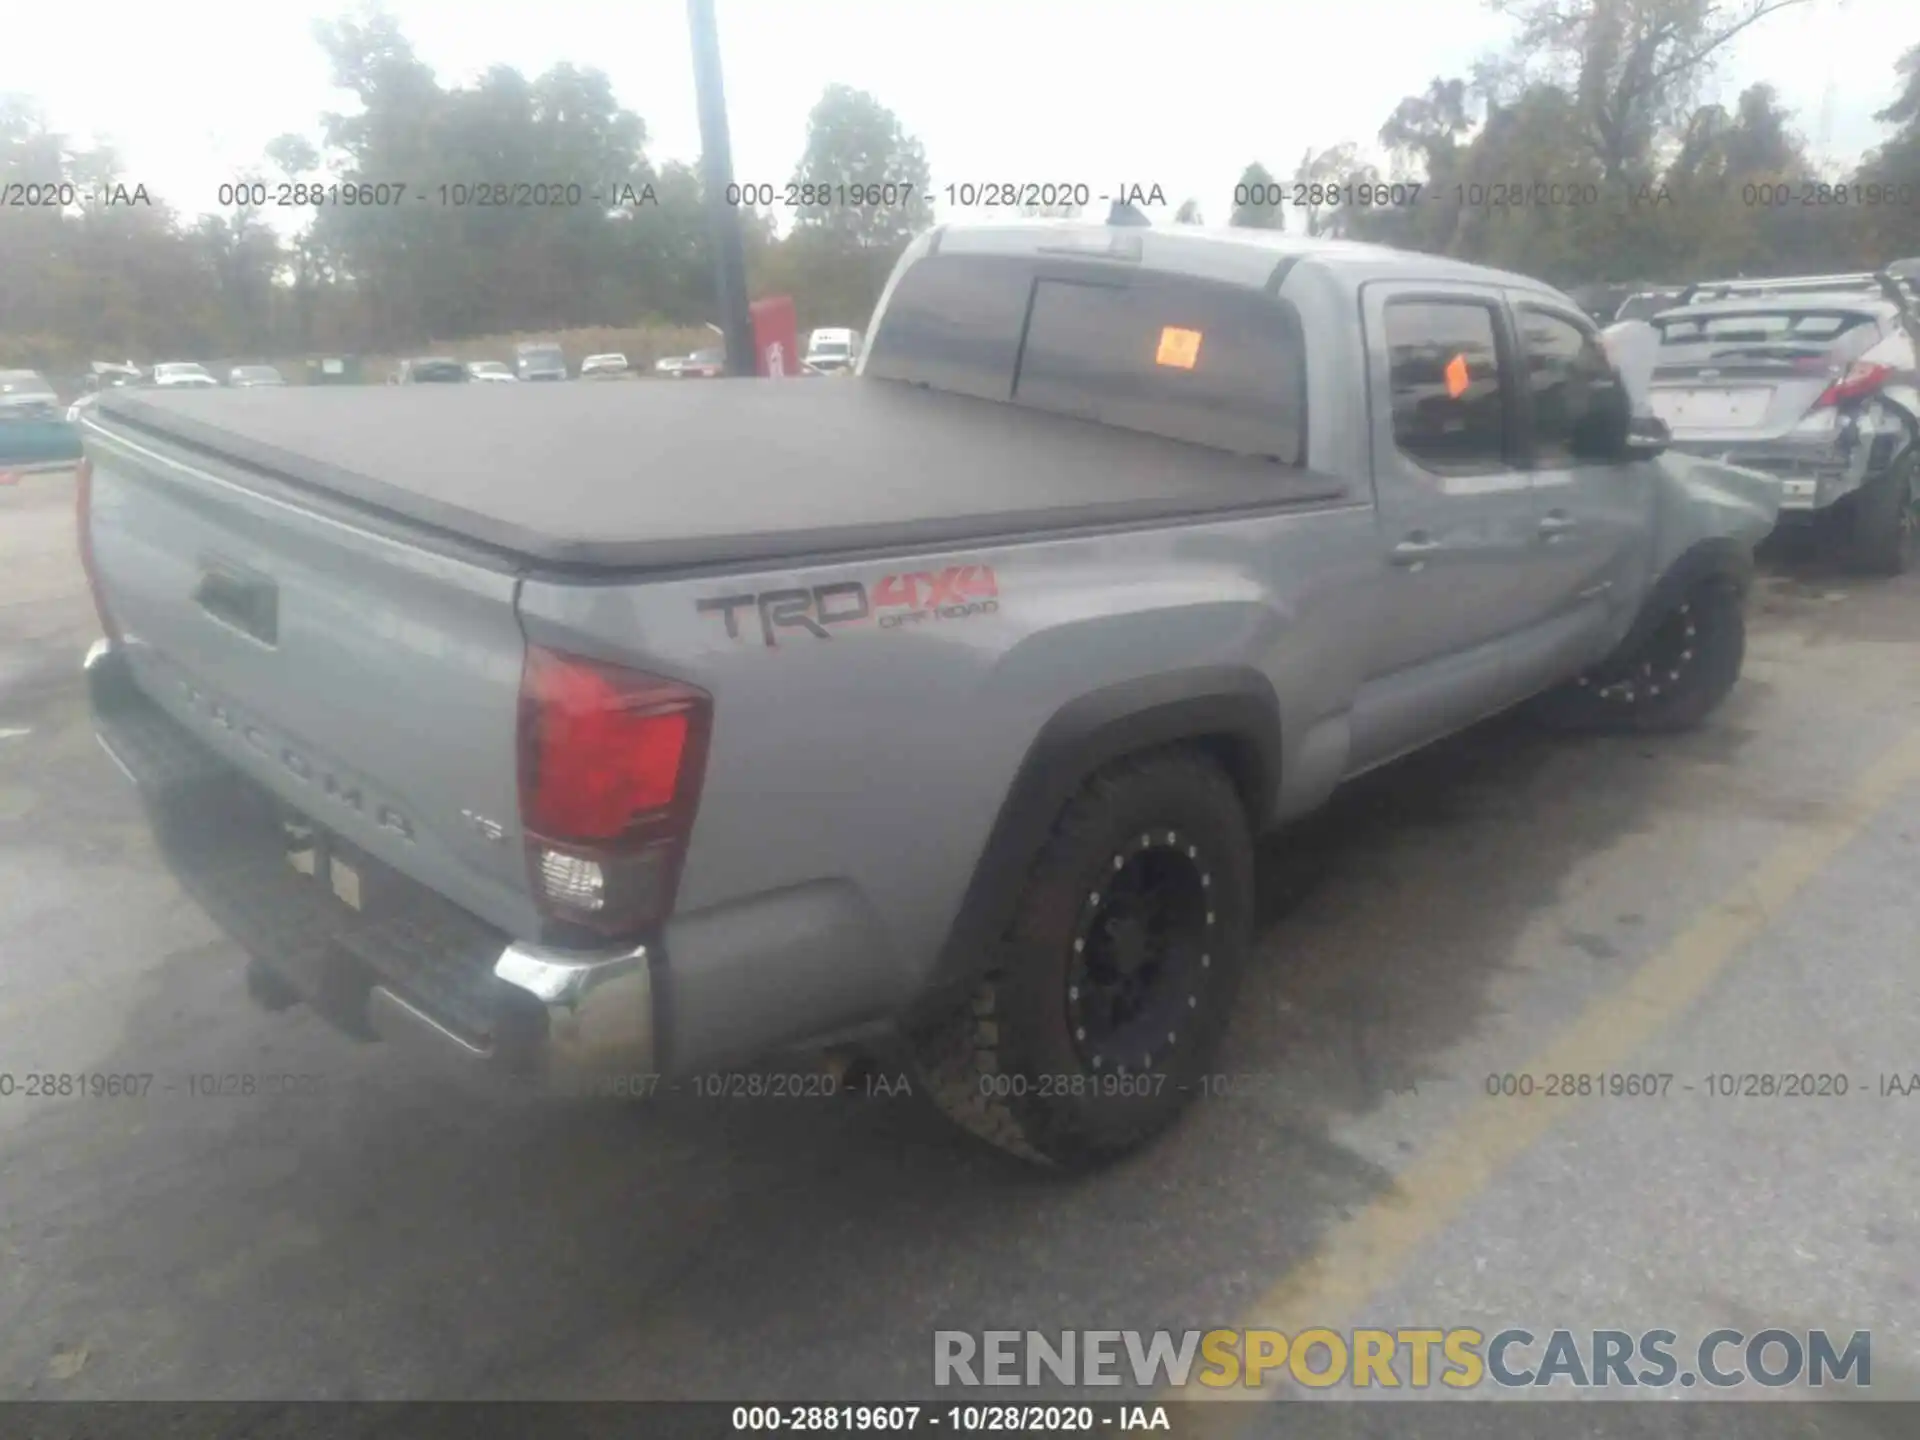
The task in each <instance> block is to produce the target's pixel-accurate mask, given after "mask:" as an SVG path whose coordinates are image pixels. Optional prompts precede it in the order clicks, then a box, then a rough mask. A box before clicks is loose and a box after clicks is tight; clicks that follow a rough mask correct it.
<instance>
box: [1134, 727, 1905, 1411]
mask: <svg viewBox="0 0 1920 1440" xmlns="http://www.w3.org/2000/svg"><path fill="white" fill-rule="evenodd" d="M1916 780H1920V730H1915V731H1912V732H1910V733H1909V734H1908V735H1907V736H1906V737H1905V738H1904V739H1903V740H1901V741H1900V742H1899V743H1897V744H1896V745H1894V746H1893V748H1892V749H1890V750H1888V751H1887V752H1886V753H1885V754H1883V755H1882V756H1881V757H1880V758H1879V759H1878V760H1876V761H1874V763H1873V764H1872V765H1870V766H1868V767H1867V769H1866V770H1865V771H1863V772H1862V773H1861V775H1860V776H1859V778H1858V779H1857V780H1856V781H1855V782H1854V784H1853V785H1851V786H1850V787H1849V788H1848V789H1847V791H1846V792H1845V794H1844V795H1842V796H1841V797H1840V798H1839V799H1838V800H1837V801H1836V802H1835V804H1834V805H1833V807H1832V808H1831V809H1830V810H1828V811H1827V812H1826V813H1824V814H1823V815H1822V816H1821V818H1819V819H1817V820H1815V821H1813V822H1812V823H1810V824H1807V825H1806V826H1804V827H1803V828H1801V829H1799V830H1797V831H1796V832H1795V833H1794V834H1793V835H1792V836H1790V837H1789V838H1787V839H1786V840H1783V841H1782V842H1781V843H1780V844H1779V846H1777V847H1776V848H1775V849H1774V850H1773V851H1772V853H1771V854H1769V855H1768V856H1766V858H1765V859H1763V860H1762V861H1761V862H1760V863H1759V865H1758V866H1756V867H1755V868H1754V869H1752V870H1750V871H1749V872H1747V874H1746V875H1745V876H1744V877H1743V878H1742V879H1741V880H1740V881H1739V882H1738V883H1736V884H1735V885H1733V886H1732V887H1731V888H1730V889H1729V890H1728V891H1727V892H1726V894H1725V895H1724V896H1723V897H1722V898H1721V899H1720V900H1719V901H1718V902H1717V903H1716V904H1714V905H1712V906H1710V907H1709V908H1708V909H1706V910H1705V911H1703V912H1701V913H1700V914H1699V915H1698V916H1697V917H1696V918H1695V919H1694V920H1693V922H1692V923H1691V924H1689V925H1688V926H1687V927H1686V928H1685V929H1684V930H1682V931H1681V932H1680V933H1679V934H1678V935H1676V936H1675V937H1674V938H1673V940H1672V941H1671V942H1670V943H1669V944H1668V945H1667V946H1666V947H1665V948H1664V949H1663V950H1661V951H1660V952H1659V953H1657V954H1655V955H1653V956H1652V957H1651V958H1649V959H1648V960H1647V961H1646V962H1645V963H1644V964H1642V965H1641V966H1640V968H1639V969H1638V970H1636V971H1635V972H1634V973H1633V975H1632V976H1631V977H1630V978H1629V979H1628V980H1627V981H1626V982H1625V983H1624V984H1623V985H1622V986H1620V988H1618V989H1617V990H1613V991H1611V992H1608V993H1607V994H1604V995H1601V996H1599V997H1597V998H1596V999H1595V1000H1594V1001H1593V1002H1592V1003H1590V1004H1589V1005H1588V1006H1587V1007H1586V1008H1585V1009H1584V1010H1582V1011H1581V1012H1580V1014H1579V1016H1578V1017H1577V1018H1576V1019H1575V1020H1574V1021H1573V1022H1572V1023H1571V1024H1570V1025H1569V1026H1568V1027H1567V1028H1566V1029H1565V1030H1563V1031H1562V1032H1561V1033H1560V1034H1559V1036H1558V1037H1557V1038H1555V1040H1554V1041H1553V1043H1552V1044H1550V1045H1549V1046H1548V1047H1547V1048H1546V1049H1545V1050H1542V1051H1540V1052H1539V1053H1538V1054H1536V1055H1535V1056H1534V1057H1533V1058H1532V1059H1530V1060H1528V1061H1527V1062H1526V1063H1525V1064H1523V1065H1516V1066H1514V1067H1513V1068H1514V1069H1515V1070H1516V1071H1526V1072H1529V1073H1532V1074H1562V1073H1572V1074H1579V1073H1581V1072H1586V1073H1588V1074H1591V1073H1593V1072H1595V1071H1606V1070H1614V1069H1618V1068H1620V1067H1621V1066H1622V1065H1623V1064H1624V1063H1625V1062H1626V1061H1627V1060H1628V1059H1629V1057H1631V1056H1632V1055H1633V1053H1634V1052H1635V1051H1637V1050H1639V1049H1640V1048H1641V1047H1642V1046H1643V1045H1645V1044H1646V1042H1647V1041H1649V1040H1651V1039H1652V1038H1653V1037H1654V1036H1655V1035H1656V1034H1658V1033H1659V1032H1660V1031H1661V1030H1662V1029H1663V1028H1664V1027H1665V1026H1666V1025H1667V1024H1668V1023H1669V1022H1670V1021H1672V1020H1674V1019H1675V1018H1676V1017H1678V1016H1679V1015H1680V1014H1681V1013H1682V1012H1683V1011H1685V1010H1686V1009H1687V1007H1688V1006H1690V1005H1691V1004H1693V1002H1694V1001H1695V1000H1697V999H1698V998H1699V997H1700V996H1701V995H1702V994H1703V993H1704V992H1705V991H1706V989H1707V987H1708V985H1710V984H1711V983H1712V982H1713V980H1714V978H1715V977H1716V976H1717V975H1718V974H1719V973H1720V972H1721V970H1723V969H1724V968H1725V967H1726V964H1727V962H1728V961H1729V960H1731V959H1732V958H1733V957H1734V955H1736V954H1738V953H1739V951H1740V950H1741V949H1742V948H1743V947H1744V946H1746V945H1747V944H1748V943H1750V942H1751V941H1753V940H1754V939H1756V938H1757V937H1758V936H1760V935H1761V934H1762V933H1763V932H1764V931H1765V930H1766V928H1767V926H1768V925H1769V924H1771V923H1772V922H1773V921H1774V920H1775V919H1776V918H1777V917H1778V916H1779V915H1780V914H1781V912H1782V911H1784V910H1785V909H1786V907H1787V905H1788V903H1789V902H1790V901H1791V900H1792V899H1793V898H1794V896H1795V895H1796V894H1797V893H1798V892H1799V891H1800V890H1801V889H1802V888H1803V887H1804V886H1805V885H1806V884H1807V882H1808V881H1810V880H1812V879H1813V878H1814V877H1815V876H1816V875H1818V874H1819V873H1820V872H1821V871H1822V870H1823V869H1824V868H1825V867H1826V865H1827V864H1828V862H1830V861H1831V860H1832V859H1833V858H1834V857H1835V856H1836V855H1838V854H1839V853H1840V851H1841V849H1842V848H1843V847H1844V846H1845V845H1846V844H1847V843H1848V842H1849V841H1850V840H1852V839H1853V838H1854V837H1855V836H1856V835H1858V834H1859V833H1860V832H1861V831H1862V830H1864V829H1865V828H1866V827H1867V825H1868V824H1869V823H1870V822H1871V821H1872V820H1873V818H1874V816H1875V814H1877V813H1878V812H1879V810H1880V809H1881V808H1882V807H1883V806H1885V805H1886V804H1887V802H1888V801H1890V800H1892V799H1893V797H1894V796H1895V795H1897V794H1898V793H1899V792H1900V791H1901V789H1902V788H1903V787H1905V786H1906V785H1908V784H1910V783H1912V782H1914V781H1916ZM1579 1103H1580V1101H1578V1100H1577V1099H1576V1100H1571V1101H1568V1100H1561V1099H1557V1098H1556V1099H1551V1100H1548V1099H1543V1098H1541V1097H1539V1096H1537V1095H1536V1096H1535V1097H1534V1098H1533V1099H1532V1100H1530V1101H1529V1102H1528V1103H1527V1104H1525V1105H1516V1104H1514V1103H1513V1102H1512V1101H1510V1100H1501V1099H1494V1098H1490V1097H1485V1096H1482V1097H1479V1098H1477V1099H1476V1100H1475V1102H1474V1103H1473V1104H1472V1106H1471V1107H1470V1108H1469V1110H1468V1111H1467V1113H1466V1114H1465V1115H1464V1116H1463V1117H1462V1118H1461V1119H1460V1120H1459V1121H1458V1122H1457V1123H1455V1124H1454V1125H1453V1126H1452V1127H1451V1128H1449V1129H1448V1130H1446V1131H1445V1132H1443V1133H1442V1134H1440V1135H1438V1136H1436V1137H1435V1138H1434V1139H1433V1140H1432V1141H1430V1142H1429V1143H1428V1144H1427V1145H1426V1146H1425V1147H1424V1148H1423V1150H1422V1151H1421V1154H1420V1155H1419V1157H1418V1158H1416V1159H1415V1160H1414V1162H1413V1163H1412V1164H1410V1165H1409V1166H1408V1167H1407V1168H1406V1169H1405V1170H1403V1171H1402V1172H1401V1173H1400V1174H1399V1175H1398V1176H1397V1177H1396V1178H1395V1181H1394V1184H1393V1186H1392V1187H1391V1188H1390V1189H1389V1190H1387V1191H1386V1192H1385V1193H1383V1194H1382V1195H1380V1196H1379V1197H1378V1198H1376V1199H1375V1200H1373V1201H1372V1202H1370V1203H1369V1204H1368V1205H1367V1206H1366V1208H1365V1209H1363V1210H1361V1211H1359V1212H1358V1213H1357V1214H1355V1215H1354V1216H1352V1217H1351V1218H1350V1219H1348V1220H1345V1221H1343V1222H1341V1223H1340V1224H1339V1225H1337V1226H1336V1227H1334V1229H1333V1230H1332V1231H1331V1232H1329V1233H1328V1234H1327V1235H1326V1236H1325V1237H1323V1239H1322V1240H1321V1242H1320V1244H1319V1246H1318V1247H1317V1248H1316V1250H1315V1251H1314V1253H1313V1254H1312V1255H1311V1256H1309V1257H1308V1258H1307V1259H1306V1260H1304V1261H1302V1262H1301V1263H1300V1264H1298V1265H1296V1266H1295V1267H1294V1268H1293V1269H1292V1270H1291V1271H1289V1272H1288V1273H1287V1274H1286V1275H1284V1276H1282V1277H1281V1279H1280V1280H1279V1282H1278V1283H1276V1284H1275V1285H1274V1286H1273V1287H1272V1288H1271V1289H1269V1290H1268V1291H1267V1292H1266V1293H1265V1294H1264V1295H1262V1296H1261V1297H1260V1299H1259V1300H1258V1301H1256V1302H1255V1303H1254V1305H1253V1307H1252V1309H1251V1311H1250V1313H1249V1314H1248V1316H1247V1317H1246V1319H1245V1321H1244V1322H1243V1324H1244V1325H1245V1326H1246V1327H1247V1328H1249V1329H1252V1328H1261V1329H1273V1330H1279V1331H1281V1332H1283V1333H1285V1334H1288V1335H1293V1334H1297V1333H1299V1332H1300V1331H1302V1330H1305V1329H1309V1328H1312V1327H1314V1326H1323V1325H1324V1326H1333V1325H1337V1324H1339V1323H1340V1322H1341V1321H1342V1320H1343V1319H1344V1318H1346V1317H1348V1316H1350V1315H1352V1314H1353V1313H1354V1312H1355V1311H1356V1310H1358V1309H1359V1308H1360V1307H1361V1306H1362V1305H1364V1304H1365V1303H1366V1302H1367V1300H1368V1298H1369V1297H1370V1296H1372V1295H1373V1294H1374V1293H1375V1292H1376V1291H1378V1290H1380V1289H1381V1288H1383V1287H1384V1286H1385V1285H1387V1284H1388V1283H1390V1282H1391V1281H1392V1280H1393V1279H1394V1278H1395V1277H1396V1276H1397V1275H1398V1274H1399V1273H1400V1271H1401V1270H1402V1269H1403V1268H1404V1267H1405V1265H1406V1263H1407V1261H1408V1260H1409V1259H1410V1258H1411V1257H1412V1255H1413V1253H1414V1251H1415V1250H1416V1249H1417V1248H1418V1247H1419V1246H1420V1245H1421V1244H1422V1243H1423V1242H1424V1241H1426V1240H1428V1239H1430V1238H1431V1237H1432V1236H1434V1235H1436V1234H1437V1233H1439V1231H1440V1230H1441V1229H1442V1228H1444V1227H1445V1226H1446V1225H1447V1224H1448V1223H1449V1222H1451V1221H1452V1220H1453V1219H1454V1218H1455V1216H1456V1215H1458V1214H1459V1212H1460V1211H1461V1210H1462V1209H1463V1208H1464V1207H1465V1206H1466V1205H1467V1203H1468V1202H1469V1201H1471V1200H1472V1199H1473V1198H1474V1196H1476V1195H1477V1194H1479V1193H1480V1192H1481V1191H1482V1190H1484V1189H1485V1188H1486V1186H1487V1184H1488V1183H1489V1182H1490V1181H1491V1180H1492V1179H1493V1178H1494V1176H1495V1174H1496V1173H1497V1172H1498V1171H1499V1170H1500V1169H1501V1168H1502V1167H1503V1166H1505V1165H1506V1164H1507V1163H1508V1162H1509V1161H1511V1160H1513V1159H1514V1158H1516V1157H1517V1156H1519V1155H1520V1154H1522V1153H1523V1152H1524V1151H1526V1150H1527V1149H1528V1148H1529V1147H1530V1146H1532V1145H1533V1144H1534V1143H1535V1142H1536V1141H1537V1140H1539V1139H1540V1138H1541V1136H1543V1135H1544V1134H1545V1133H1546V1132H1547V1131H1548V1129H1550V1128H1551V1127H1552V1125H1553V1124H1554V1122H1555V1121H1557V1120H1558V1119H1560V1118H1561V1117H1562V1116H1563V1115H1565V1114H1567V1113H1568V1111H1569V1110H1570V1109H1571V1108H1572V1107H1573V1106H1575V1105H1577V1104H1579ZM1229 1393H1230V1392H1225V1391H1218V1390H1216V1391H1212V1392H1209V1393H1207V1394H1204V1395H1203V1394H1200V1393H1198V1392H1196V1391H1194V1390H1183V1391H1178V1392H1169V1393H1168V1394H1166V1395H1165V1396H1164V1397H1163V1398H1166V1399H1174V1398H1178V1399H1182V1400H1192V1399H1225V1398H1227V1396H1228V1395H1229ZM1246 1393H1247V1392H1244V1391H1243V1392H1241V1394H1242V1395H1245V1394H1246ZM1245 1418H1247V1419H1249V1420H1250V1419H1251V1416H1250V1415H1249V1416H1247V1417H1245Z"/></svg>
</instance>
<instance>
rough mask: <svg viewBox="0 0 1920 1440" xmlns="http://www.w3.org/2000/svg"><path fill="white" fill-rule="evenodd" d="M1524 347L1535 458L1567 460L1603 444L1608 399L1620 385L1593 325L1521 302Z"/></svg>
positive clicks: (1551, 462) (1593, 453)
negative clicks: (1576, 322) (1530, 401)
mask: <svg viewBox="0 0 1920 1440" xmlns="http://www.w3.org/2000/svg"><path fill="white" fill-rule="evenodd" d="M1519 317H1520V352H1521V354H1522V355H1523V356H1525V358H1526V367H1527V388H1528V390H1529V391H1530V392H1531V394H1532V396H1533V439H1534V461H1535V463H1536V464H1540V465H1555V464H1565V463H1566V462H1568V461H1570V460H1574V459H1578V458H1580V457H1582V456H1586V457H1592V456H1597V455H1599V454H1600V453H1601V451H1602V449H1603V448H1604V446H1605V440H1606V436H1605V429H1606V422H1607V417H1608V414H1609V413H1610V412H1609V410H1608V408H1607V402H1608V401H1609V400H1610V399H1612V398H1613V395H1614V392H1615V391H1616V389H1617V388H1618V383H1619V382H1618V381H1617V380H1616V379H1615V378H1614V373H1613V366H1612V364H1611V363H1609V361H1608V360H1607V353H1606V351H1605V350H1604V349H1603V348H1602V347H1601V344H1600V339H1599V337H1598V336H1597V335H1595V334H1594V333H1593V332H1592V331H1591V330H1588V329H1586V328H1585V327H1584V326H1580V325H1576V324H1575V323H1574V322H1573V321H1571V320H1570V319H1568V318H1567V317H1565V316H1562V315H1553V314H1549V313H1548V312H1547V311H1544V310H1536V309H1533V308H1532V307H1530V306H1526V305H1522V306H1521V307H1520V308H1519Z"/></svg>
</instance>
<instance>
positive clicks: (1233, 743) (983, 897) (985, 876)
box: [928, 665, 1281, 996]
mask: <svg viewBox="0 0 1920 1440" xmlns="http://www.w3.org/2000/svg"><path fill="white" fill-rule="evenodd" d="M1182 742H1188V743H1195V744H1199V745H1202V746H1204V747H1205V748H1206V749H1207V750H1208V751H1209V752H1210V753H1211V754H1212V755H1213V756H1214V757H1215V758H1216V759H1217V760H1219V762H1220V763H1221V765H1222V767H1223V768H1224V769H1225V770H1226V772H1227V774H1228V776H1229V777H1230V778H1231V779H1232V781H1233V783H1234V788H1235V789H1236V790H1238V791H1239V793H1240V797H1241V799H1242V801H1243V802H1244V803H1245V804H1246V806H1247V819H1248V824H1249V827H1250V828H1251V829H1252V830H1253V831H1254V833H1256V834H1258V833H1259V832H1260V831H1261V830H1263V829H1265V828H1266V827H1267V826H1268V825H1269V824H1270V823H1271V820H1272V816H1273V812H1274V802H1275V799H1276V796H1277V794H1278V791H1279V788H1280V765H1281V728H1280V702H1279V698H1278V697H1277V696H1276V695H1275V694H1274V690H1273V685H1272V683H1271V682H1270V681H1269V680H1268V679H1267V677H1266V676H1265V675H1263V674H1262V673H1261V672H1260V671H1258V670H1255V669H1253V668H1251V667H1242V666H1231V665H1224V666H1204V667H1197V668H1194V669H1190V670H1176V671H1169V672H1166V673H1164V674H1159V675H1150V676H1145V677H1142V678H1140V679H1138V680H1128V681H1123V682H1121V683H1120V684H1117V685H1109V686H1105V687H1103V688H1102V689H1099V690H1094V691H1091V692H1089V693H1088V694H1086V695H1082V696H1081V697H1080V698H1078V699H1077V700H1073V701H1070V702H1068V703H1067V704H1066V705H1063V706H1062V707H1061V708H1060V709H1059V710H1057V711H1056V712H1055V713H1054V714H1053V716H1052V718H1050V719H1049V720H1048V721H1047V722H1046V724H1044V725H1043V726H1041V727H1040V731H1039V733H1038V734H1037V735H1036V736H1035V737H1034V740H1033V742H1032V744H1031V745H1029V746H1028V748H1027V753H1026V756H1025V758H1024V759H1023V760H1022V761H1021V763H1020V767H1019V769H1018V770H1017V771H1016V772H1015V773H1014V778H1013V783H1012V785H1011V786H1010V787H1009V788H1008V791H1007V794H1006V797H1005V799H1003V800H1002V801H1001V804H1000V812H999V814H998V815H997V816H996V817H995V819H994V823H993V828H992V830H991V831H989V832H988V838H987V842H986V845H985V847H984V849H983V850H982V851H981V853H980V858H979V859H978V860H977V861H976V862H975V865H974V870H973V875H972V878H971V880H970V882H969V883H968V886H967V890H966V894H965V896H964V898H963V899H962V901H961V904H960V909H959V913H958V914H957V915H956V916H955V918H954V922H953V925H952V926H951V928H950V930H949V932H948V937H947V941H946V943H945V945H944V946H943V947H942V949H941V952H940V957H939V960H938V962H937V964H936V966H935V969H934V973H933V975H932V977H931V981H930V984H929V987H928V988H929V991H930V992H932V994H934V995H938V996H945V995H947V994H949V992H951V991H952V990H953V989H954V988H956V987H958V986H960V985H962V984H970V983H971V981H972V980H973V978H974V977H976V976H977V975H978V974H979V973H980V972H981V971H982V970H984V969H985V968H986V967H987V966H988V964H989V963H990V962H991V959H992V957H993V955H994V953H995V951H996V949H997V946H998V943H999V941H1000V939H1001V937H1002V936H1003V935H1004V934H1005V932H1006V928H1007V926H1008V925H1009V924H1010V923H1011V922H1012V919H1013V914H1014V909H1015V907H1016V906H1017V905H1018V904H1019V902H1020V896H1021V892H1022V890H1023V889H1024V888H1025V885H1026V881H1027V877H1028V876H1029V875H1030V874H1031V873H1032V871H1033V867H1034V864H1035V862H1036V861H1037V860H1038V859H1039V856H1040V852H1041V850H1042V848H1043V847H1044V846H1045V845H1046V843H1047V840H1048V838H1049V837H1050V836H1051V835H1052V833H1053V826H1054V823H1055V821H1057V820H1058V819H1059V816H1060V812H1061V811H1062V810H1063V809H1065V808H1066V805H1067V802H1068V801H1070V800H1071V799H1072V798H1073V796H1074V795H1075V793H1076V792H1078V791H1079V790H1080V788H1081V787H1082V786H1083V785H1085V784H1086V782H1087V781H1088V780H1089V779H1090V778H1091V777H1092V776H1093V775H1094V773H1095V772H1096V771H1098V770H1101V769H1102V768H1104V767H1105V766H1107V765H1110V764H1112V763H1113V762H1114V761H1116V760H1121V759H1124V758H1125V757H1127V756H1129V755H1137V754H1140V753H1142V752H1143V751H1148V750H1156V749H1160V748H1162V747H1165V746H1169V745H1175V744H1180V743H1182Z"/></svg>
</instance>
